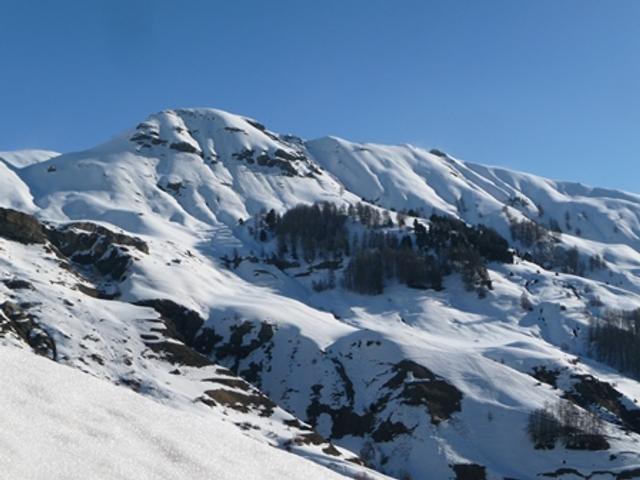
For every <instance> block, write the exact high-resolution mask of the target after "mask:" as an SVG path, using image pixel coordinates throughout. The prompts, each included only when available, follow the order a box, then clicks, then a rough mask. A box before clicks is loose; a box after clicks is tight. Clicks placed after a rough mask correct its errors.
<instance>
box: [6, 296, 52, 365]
mask: <svg viewBox="0 0 640 480" xmlns="http://www.w3.org/2000/svg"><path fill="white" fill-rule="evenodd" d="M32 306H33V305H32V304H28V303H22V304H16V303H13V302H4V303H3V304H2V305H0V311H1V312H2V313H3V314H4V315H3V316H4V317H5V318H0V324H2V329H3V330H4V331H11V332H13V333H15V334H16V335H17V336H18V337H20V338H21V339H22V340H24V341H25V342H26V343H27V344H28V345H29V346H30V347H31V348H32V349H33V351H34V352H35V353H37V354H38V355H42V356H43V357H47V358H50V359H51V360H56V358H57V349H56V344H55V341H54V340H53V338H52V337H51V335H50V334H49V333H48V332H47V331H46V330H45V329H44V328H43V327H42V326H41V325H40V324H39V323H38V322H37V321H36V317H35V316H34V315H33V314H31V313H29V312H28V310H29V309H30V308H31V307H32Z"/></svg>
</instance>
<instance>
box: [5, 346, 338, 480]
mask: <svg viewBox="0 0 640 480" xmlns="http://www.w3.org/2000/svg"><path fill="white" fill-rule="evenodd" d="M0 365H1V366H2V368H0V385H2V388H1V389H0V422H1V423H2V433H1V434H0V451H1V453H0V458H1V461H0V463H1V468H2V471H1V472H0V478H6V479H21V480H45V479H56V480H57V479H60V480H62V479H64V480H73V479H78V480H80V479H87V478H91V479H96V480H98V479H100V480H102V479H104V480H115V479H136V480H146V479H148V480H160V479H176V478H189V479H193V480H197V479H201V480H205V479H206V480H212V479H215V480H237V479H246V480H254V479H255V480H281V479H302V478H304V479H308V480H313V479H318V480H320V479H334V478H335V479H338V478H346V477H343V476H341V475H338V474H335V473H333V472H331V471H329V470H327V469H325V468H322V467H320V466H318V465H316V464H314V463H312V462H310V461H308V460H304V459H302V458H301V457H299V456H297V455H293V454H290V453H287V452H284V451H282V450H279V449H276V448H272V447H270V446H267V445H265V444H264V443H261V442H258V441H256V440H253V439H251V438H248V437H246V436H244V435H243V434H242V433H241V432H240V430H238V429H237V428H236V427H233V426H232V425H229V424H228V423H226V422H222V421H220V420H218V419H216V418H215V417H212V416H210V415H205V414H204V413H200V414H198V413H195V412H189V411H184V410H180V409H176V408H169V407H166V406H163V405H160V404H158V403H156V402H154V401H152V400H149V399H147V398H144V397H143V396H141V395H137V394H135V393H133V392H131V391H129V390H127V389H125V388H122V387H116V386H113V385H110V384H109V383H107V382H104V381H101V380H97V379H95V378H91V377H90V376H88V375H84V374H82V373H81V372H78V371H77V370H74V369H71V368H68V367H65V366H61V365H56V364H55V363H53V362H51V361H49V360H46V359H43V358H39V357H36V356H34V355H32V354H30V353H27V352H25V351H21V350H15V349H7V348H0Z"/></svg>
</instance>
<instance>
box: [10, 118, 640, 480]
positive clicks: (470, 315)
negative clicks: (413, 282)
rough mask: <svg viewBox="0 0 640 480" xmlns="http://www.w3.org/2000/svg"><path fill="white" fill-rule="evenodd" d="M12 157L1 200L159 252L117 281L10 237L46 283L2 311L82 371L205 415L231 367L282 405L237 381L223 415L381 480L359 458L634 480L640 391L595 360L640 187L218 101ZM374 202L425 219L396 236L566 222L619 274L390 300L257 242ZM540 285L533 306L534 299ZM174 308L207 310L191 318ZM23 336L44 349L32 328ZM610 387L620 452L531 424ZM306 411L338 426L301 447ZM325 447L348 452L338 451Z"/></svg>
mask: <svg viewBox="0 0 640 480" xmlns="http://www.w3.org/2000/svg"><path fill="white" fill-rule="evenodd" d="M2 166H3V163H2V162H0V182H4V183H1V184H0V185H2V186H3V187H4V188H2V190H0V192H2V193H0V207H9V208H14V209H17V210H21V211H25V212H29V213H33V214H34V215H35V216H36V217H37V218H38V219H40V220H41V221H42V222H45V223H47V224H50V225H51V226H52V228H56V229H64V225H67V224H68V223H69V222H72V221H89V222H93V223H98V224H101V225H103V226H105V227H107V228H109V229H110V230H112V231H113V232H122V233H123V234H125V235H127V236H136V237H138V238H139V239H140V240H141V241H143V242H144V243H145V244H146V245H147V246H148V249H147V251H146V252H145V251H141V250H139V249H136V248H132V247H131V246H130V245H129V247H127V248H128V250H127V251H126V252H124V253H123V252H122V251H120V250H119V252H120V254H124V255H130V256H131V257H132V258H131V261H130V262H129V263H127V266H126V271H125V273H124V275H123V276H122V277H118V278H110V277H105V276H104V275H102V276H101V275H96V274H95V272H87V271H85V270H83V269H82V268H78V266H77V265H76V263H77V262H74V260H73V256H71V257H69V256H68V255H67V257H66V258H65V261H68V263H69V265H71V267H70V268H61V266H60V262H59V260H60V259H59V258H58V256H57V255H56V253H55V249H53V251H52V249H51V248H50V247H47V244H44V245H36V246H34V245H23V244H20V243H16V242H15V241H13V240H9V239H1V238H0V249H1V250H0V276H1V277H2V278H0V280H2V279H4V280H7V281H8V280H11V279H21V280H25V281H27V282H29V283H30V284H31V285H32V286H33V288H23V289H17V290H16V289H13V288H11V287H10V286H9V285H10V283H5V285H4V286H3V285H1V284H0V295H1V296H0V305H3V304H4V305H6V303H3V302H6V301H10V302H13V303H15V304H18V305H25V307H24V308H23V310H24V313H23V315H24V316H32V317H33V318H36V319H37V322H38V323H39V325H40V327H41V328H43V329H45V330H46V331H47V332H48V334H49V335H50V337H51V338H52V339H53V341H54V342H55V345H56V347H57V351H58V356H57V360H58V361H60V362H62V363H66V364H69V365H72V366H75V367H77V368H80V369H81V370H84V371H86V372H88V373H90V374H92V375H94V376H98V377H101V378H104V379H108V380H110V381H111V382H114V383H119V384H122V385H128V386H130V387H131V388H133V389H134V390H136V391H138V392H140V393H142V394H145V395H147V396H150V397H153V398H155V399H157V400H160V401H162V402H163V403H166V404H167V405H170V406H172V408H177V409H180V410H189V409H192V408H194V407H193V405H194V401H195V405H196V407H195V408H196V409H197V410H198V412H199V411H200V409H201V408H204V407H203V405H202V404H203V403H204V404H205V405H206V404H207V402H209V403H211V402H210V400H211V398H212V397H211V396H210V395H209V396H208V394H207V393H206V392H207V391H208V388H209V387H208V385H209V383H211V382H209V380H210V379H211V378H217V380H216V382H217V383H218V384H219V385H221V386H223V387H224V388H222V387H219V388H222V390H224V391H227V387H228V386H229V385H238V384H239V383H238V382H242V380H240V378H239V377H242V378H243V379H244V380H246V381H247V382H250V383H251V384H253V385H254V386H255V387H257V388H258V389H259V392H260V393H259V395H262V394H265V395H266V396H267V397H268V399H269V400H270V401H272V402H275V404H276V405H277V408H274V409H273V413H272V414H271V415H266V416H263V415H261V413H260V412H264V409H265V406H264V405H265V404H264V400H260V402H262V403H260V402H258V404H256V405H253V406H252V407H251V408H249V409H247V411H244V412H243V411H242V410H243V408H244V407H242V406H240V407H239V406H238V404H237V403H236V404H235V405H234V406H235V408H227V407H228V406H229V405H230V404H232V403H227V404H226V405H227V407H225V408H220V407H221V405H222V406H224V405H223V403H224V402H223V403H222V404H221V401H220V399H221V398H222V399H227V400H228V398H229V395H231V394H229V393H225V394H223V395H221V394H219V393H218V394H214V395H213V397H215V398H217V399H218V401H217V403H216V402H213V403H215V404H214V405H213V406H212V408H211V411H210V415H212V416H214V417H216V416H217V417H225V416H227V417H229V418H228V420H230V421H231V422H232V423H235V424H236V425H239V426H241V427H242V428H245V430H246V431H247V432H248V434H250V435H252V436H253V437H254V438H255V439H257V440H259V441H262V442H267V443H270V444H272V445H277V446H279V447H281V448H285V449H291V450H293V451H294V452H296V453H298V454H300V455H303V456H306V457H308V458H311V459H313V460H315V461H317V462H318V463H320V464H322V465H328V466H331V467H332V468H333V469H334V470H337V471H339V472H343V473H348V474H351V475H373V474H372V473H371V472H368V471H366V470H364V469H361V470H358V467H357V466H355V465H354V464H353V463H352V462H350V461H349V460H350V459H351V460H353V457H354V455H355V454H358V455H360V456H361V457H363V458H364V460H365V461H366V462H368V463H369V464H370V465H372V466H373V467H375V468H376V469H378V470H379V471H382V472H384V473H386V474H389V475H392V476H394V477H398V478H414V479H415V478H424V477H425V476H426V475H431V476H433V478H456V476H457V477H458V478H464V476H463V475H464V474H465V473H464V472H475V474H477V475H479V473H478V472H480V471H481V470H482V471H483V472H486V478H533V477H535V476H536V475H539V474H544V473H549V474H553V475H555V476H556V477H559V478H574V477H572V475H574V474H575V472H573V473H572V472H569V471H565V472H564V473H563V471H562V470H561V469H563V468H568V467H571V468H572V469H574V470H575V471H577V472H579V473H580V474H581V475H585V476H586V475H589V474H590V473H591V472H594V471H600V472H604V473H601V476H602V478H615V477H616V475H619V476H620V478H625V477H624V476H623V475H630V474H629V473H628V472H630V471H632V470H633V469H635V468H640V456H639V455H638V453H637V452H638V451H639V450H640V449H639V443H640V427H633V425H634V423H633V422H634V421H635V420H633V419H634V418H636V417H637V418H640V413H637V412H638V410H637V407H636V406H635V403H636V401H637V399H638V398H640V383H638V382H637V381H635V380H632V379H631V378H628V377H625V376H623V375H621V374H620V373H618V372H616V371H614V370H613V369H611V368H609V367H607V366H605V365H603V364H599V363H598V362H595V361H593V360H592V359H590V358H588V356H587V355H586V354H587V343H588V333H587V330H588V325H589V322H590V319H591V317H593V316H598V315H600V314H601V313H602V312H603V310H604V309H605V308H615V309H624V310H632V309H635V308H638V307H640V275H639V272H640V197H639V196H637V195H633V194H630V193H623V192H616V191H611V190H604V189H595V188H589V187H585V186H581V185H578V184H571V183H563V182H556V181H551V180H546V179H542V178H540V177H536V176H532V175H527V174H522V173H517V172H511V171H507V170H504V169H498V168H489V167H482V166H478V165H474V164H471V163H467V162H463V161H460V160H457V159H453V158H451V157H449V156H447V155H445V154H442V153H441V152H435V153H430V152H426V151H424V150H421V149H417V148H414V147H411V146H382V145H375V144H354V143H351V142H348V141H346V140H342V139H337V138H333V137H330V138H323V139H319V140H313V141H306V142H305V141H303V140H301V139H299V138H297V137H293V136H289V135H286V136H283V135H279V134H276V133H274V132H271V131H269V130H267V129H266V128H265V127H264V126H262V125H260V124H259V123H257V122H256V121H254V120H251V119H247V118H245V117H241V116H237V115H233V114H229V113H226V112H222V111H219V110H212V109H188V110H171V111H164V112H160V113H158V114H154V115H151V116H150V117H149V118H148V119H146V120H145V121H144V122H142V123H140V124H139V125H138V126H136V127H135V128H133V129H131V130H130V131H127V132H125V133H124V134H122V135H121V136H119V137H116V138H115V139H114V140H111V141H109V142H107V143H105V144H102V145H99V146H97V147H95V148H93V149H90V150H87V151H83V152H75V153H70V154H63V155H59V156H56V157H53V158H51V159H48V160H46V161H42V162H40V163H33V164H32V165H26V166H24V167H23V168H14V169H10V168H8V167H7V168H5V169H4V170H2ZM363 200H364V201H367V202H369V204H370V205H373V206H375V208H378V209H380V211H382V212H384V211H387V212H389V215H390V218H392V219H393V220H394V221H395V222H396V223H397V221H398V216H397V215H396V212H398V211H401V210H404V211H405V213H406V214H407V216H408V220H407V222H406V226H405V227H401V226H395V227H393V228H394V229H396V231H398V232H400V233H406V234H411V232H412V229H411V223H412V221H413V218H415V217H418V218H419V219H420V220H421V221H422V222H424V223H428V220H427V219H428V217H429V216H430V215H431V214H432V213H433V212H435V213H444V214H447V215H451V216H454V217H458V218H461V219H463V220H465V221H466V222H468V223H469V224H478V223H483V224H486V225H489V226H491V227H493V228H495V229H496V230H497V231H498V232H499V233H501V234H502V235H503V236H504V237H505V238H507V239H508V240H510V241H511V236H510V223H511V222H513V221H514V219H515V221H520V220H523V219H525V218H528V219H531V220H535V221H536V222H538V223H540V224H543V225H550V224H553V223H555V224H557V225H558V226H559V228H560V229H561V230H562V232H561V233H559V234H558V235H557V237H558V240H557V241H558V244H559V245H561V246H562V247H563V248H570V247H576V248H577V249H578V252H579V254H580V255H581V256H582V257H583V258H585V259H586V258H589V257H590V256H593V255H600V256H601V257H602V258H603V259H604V261H605V262H606V265H607V269H606V270H602V271H593V272H587V273H585V274H584V275H582V276H578V275H572V274H568V273H562V272H561V271H558V270H557V269H551V268H550V269H545V268H542V267H541V266H540V265H536V264H534V263H532V262H530V261H525V260H524V259H523V258H520V257H517V258H516V261H515V263H514V264H498V263H492V264H489V274H490V277H491V280H492V282H493V290H490V291H489V292H488V293H487V297H486V298H484V299H479V298H478V296H477V295H476V294H475V292H469V291H467V290H466V289H465V288H464V287H463V285H462V282H461V279H460V276H459V275H458V274H454V275H450V276H448V277H446V278H445V283H444V287H445V288H444V290H442V291H439V292H435V291H433V290H414V289H409V288H407V287H405V286H402V285H398V284H393V283H392V284H390V285H389V286H388V288H387V289H386V290H385V292H384V293H383V294H382V295H377V296H364V295H357V294H354V293H351V292H348V291H346V290H345V289H343V288H341V287H340V286H338V287H337V288H335V289H331V290H327V291H323V292H316V291H314V289H313V288H312V286H313V282H314V281H317V280H319V279H323V278H325V275H326V273H325V272H324V271H322V270H321V269H314V268H310V267H311V266H310V265H306V264H304V263H303V264H302V265H300V266H298V267H294V268H286V269H279V268H277V267H276V266H275V265H274V264H272V263H270V262H268V261H267V259H268V257H269V254H270V253H271V252H272V251H274V250H275V248H276V245H275V242H274V241H273V240H269V241H266V242H261V241H259V240H257V239H256V238H255V237H256V235H255V228H257V226H256V223H255V222H256V220H255V217H256V215H258V216H259V215H260V214H261V212H264V211H267V210H269V209H271V208H273V209H275V210H276V211H278V212H280V213H282V212H284V211H286V210H287V209H290V208H292V207H294V206H296V205H297V204H300V203H313V202H321V201H330V202H332V203H336V204H338V205H353V204H355V203H356V202H359V201H363ZM0 226H1V225H0ZM354 228H355V227H354ZM73 229H75V230H78V227H73ZM513 245H514V246H516V247H518V245H517V244H516V243H513ZM93 248H95V246H94V247H93ZM80 253H82V252H80ZM230 258H234V259H235V260H234V261H233V262H230V261H229V259H230ZM338 273H340V271H339V272H338ZM78 284H82V285H85V287H89V288H91V289H94V296H95V295H96V292H97V296H99V297H101V298H93V297H90V296H88V295H87V294H86V292H87V291H88V290H87V288H79V287H78ZM523 296H525V297H526V298H527V299H528V300H529V302H530V303H531V308H528V309H525V308H523V307H522V298H523ZM159 300H163V301H167V300H169V301H171V302H173V304H175V305H179V306H181V307H184V308H185V309H187V310H185V311H183V314H182V315H178V316H177V317H174V316H172V315H171V312H167V311H163V305H164V306H165V307H166V304H162V303H159V302H158V301H159ZM141 302H142V303H144V305H145V306H142V305H140V303H141ZM154 305H155V307H154ZM184 312H188V314H185V313H184ZM5 314H6V312H5ZM173 314H175V312H173ZM164 317H167V318H168V319H169V320H167V318H164ZM187 317H188V318H189V319H190V320H189V321H191V322H194V325H195V326H196V327H197V328H195V331H193V332H191V333H190V334H187V335H185V334H184V332H182V333H181V335H178V336H176V335H175V334H174V333H172V329H174V328H176V325H178V323H179V322H181V321H186V320H185V318H187ZM162 322H164V327H162V328H160V329H158V323H162ZM171 322H173V324H172V323H171ZM175 322H178V323H175ZM0 323H1V322H0ZM187 333H188V332H187ZM18 337H19V336H18ZM5 340H6V341H7V342H8V343H12V344H18V345H24V343H25V342H24V339H22V340H21V339H20V338H17V337H16V335H15V334H7V335H5ZM158 343H161V344H162V345H163V347H162V348H160V347H159V346H158V345H157V344H158ZM167 343H168V344H169V345H170V347H167V346H166V344H167ZM176 344H179V345H180V347H176V346H175V345H176ZM176 348H179V349H180V352H181V355H186V354H185V351H190V352H191V353H192V354H195V353H194V352H198V354H203V355H206V357H207V362H209V363H207V364H205V365H201V364H200V363H201V362H200V360H196V363H197V365H185V362H186V360H185V358H183V357H180V356H178V355H175V352H174V353H172V354H169V353H167V352H168V351H169V350H175V349H176ZM189 355H191V354H189ZM189 358H191V357H189ZM197 358H201V357H197ZM190 361H192V362H193V361H194V360H193V359H191V360H190ZM221 366H224V367H227V368H228V369H229V370H230V371H225V370H224V369H223V370H221ZM542 367H544V369H546V370H547V371H553V372H557V381H556V383H555V384H549V383H548V382H547V383H545V382H544V381H540V376H539V375H538V376H536V375H537V374H536V373H535V372H536V371H540V369H541V368H542ZM591 378H593V379H596V381H597V382H599V383H597V384H596V387H597V389H599V391H600V392H605V391H606V392H611V391H613V392H615V395H614V394H611V395H612V398H607V399H606V402H605V400H604V399H602V398H600V399H598V398H599V397H598V398H596V399H593V398H591V399H590V400H589V401H590V402H591V403H590V404H589V405H587V407H588V408H593V409H596V410H597V409H600V410H608V411H609V413H608V414H607V415H609V416H608V417H606V418H608V419H610V420H611V421H608V422H607V423H606V428H605V429H606V433H607V439H608V442H609V444H610V448H609V449H608V450H603V451H584V450H570V449H565V448H560V447H558V448H556V449H554V450H539V449H538V450H537V449H535V448H534V447H533V445H532V444H531V442H530V441H529V439H528V438H527V435H526V432H525V427H526V424H527V419H528V416H529V414H530V413H531V411H533V410H534V409H536V408H540V407H542V406H543V405H544V404H545V403H546V402H554V401H557V400H558V399H559V398H561V397H567V396H572V395H573V396H575V395H577V393H576V392H580V391H583V390H584V389H585V388H587V386H593V385H594V383H593V381H592V380H590V379H591ZM590 382H591V383H590ZM214 383H215V382H214ZM245 383H246V382H245ZM243 388H244V390H243V391H244V392H245V394H246V392H247V391H251V392H254V393H255V394H256V395H258V393H257V392H258V391H257V390H250V388H253V387H250V386H248V384H247V385H243ZM594 388H595V387H594ZM248 389H249V390H248ZM416 392H417V393H416ZM234 393H235V394H239V393H240V392H238V391H234ZM616 395H617V396H616ZM613 397H615V398H613ZM233 398H236V397H233ZM260 398H262V397H260ZM203 399H204V400H205V402H203ZM225 401H226V400H225ZM598 401H601V404H597V402H598ZM607 402H608V403H607ZM585 405H586V403H585ZM603 405H604V406H603ZM232 410H233V411H232ZM613 410H615V412H614V411H613ZM221 412H223V413H221ZM605 413H606V412H604V413H603V415H604V414H605ZM623 417H624V418H623ZM296 419H297V420H296ZM295 422H306V423H308V424H310V425H311V426H312V427H313V428H314V429H315V432H317V433H319V434H320V435H321V436H322V437H324V438H322V437H320V438H322V440H320V439H318V440H317V442H318V444H314V443H313V441H301V440H300V439H301V438H302V437H305V436H306V437H309V434H310V430H309V427H305V426H304V425H303V424H302V423H300V425H296V424H295ZM625 422H626V423H625ZM629 422H631V423H629ZM247 424H249V425H252V426H251V427H249V428H247ZM301 425H302V426H301ZM629 425H631V427H633V428H630V427H629ZM634 428H635V429H634ZM315 432H314V433H315ZM325 438H326V439H328V440H330V441H331V442H332V443H333V444H334V445H336V446H339V447H341V448H343V449H344V450H339V451H338V452H339V455H335V451H333V450H332V449H331V446H330V444H329V443H327V442H326V441H325V440H324V439H325ZM314 441H315V440H314ZM333 448H335V447H333ZM327 452H333V453H327ZM351 452H353V453H351ZM621 472H627V473H621ZM477 478H480V477H477ZM627 478H632V477H628V476H627Z"/></svg>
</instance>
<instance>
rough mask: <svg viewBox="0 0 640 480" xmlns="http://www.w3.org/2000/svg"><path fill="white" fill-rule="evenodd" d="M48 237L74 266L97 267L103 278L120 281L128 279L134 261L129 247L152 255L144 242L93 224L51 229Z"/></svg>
mask: <svg viewBox="0 0 640 480" xmlns="http://www.w3.org/2000/svg"><path fill="white" fill-rule="evenodd" d="M47 236H48V238H49V240H50V241H51V243H52V244H53V245H55V247H56V248H57V249H58V250H59V251H60V252H61V253H62V254H63V255H65V256H66V257H67V258H69V259H70V260H71V261H72V262H74V263H77V264H80V265H84V266H91V267H95V268H96V269H97V270H98V272H99V273H100V274H102V275H105V276H111V277H112V278H113V279H116V280H118V279H120V278H121V277H122V276H123V275H124V273H125V271H126V270H127V267H128V266H129V264H130V262H131V259H132V256H131V254H130V252H129V250H128V249H127V248H126V247H133V248H135V249H136V250H138V251H140V252H142V253H149V247H148V245H147V244H146V242H144V241H143V240H141V239H139V238H137V237H132V236H129V235H125V234H123V233H116V232H113V231H111V230H109V229H108V228H105V227H102V226H100V225H96V224H94V223H89V222H76V223H71V224H68V225H65V226H64V227H62V228H57V229H53V228H51V229H48V230H47Z"/></svg>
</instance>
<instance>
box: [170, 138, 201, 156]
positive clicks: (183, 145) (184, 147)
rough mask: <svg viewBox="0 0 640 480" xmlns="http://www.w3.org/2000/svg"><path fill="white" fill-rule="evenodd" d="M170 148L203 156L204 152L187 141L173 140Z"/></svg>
mask: <svg viewBox="0 0 640 480" xmlns="http://www.w3.org/2000/svg"><path fill="white" fill-rule="evenodd" d="M169 148H170V149H172V150H177V151H179V152H185V153H194V154H196V155H199V156H201V157H202V152H201V151H200V150H199V149H197V148H196V147H194V146H193V145H191V144H190V143H187V142H173V143H172V144H171V145H169Z"/></svg>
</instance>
